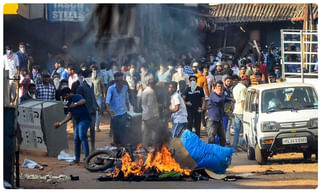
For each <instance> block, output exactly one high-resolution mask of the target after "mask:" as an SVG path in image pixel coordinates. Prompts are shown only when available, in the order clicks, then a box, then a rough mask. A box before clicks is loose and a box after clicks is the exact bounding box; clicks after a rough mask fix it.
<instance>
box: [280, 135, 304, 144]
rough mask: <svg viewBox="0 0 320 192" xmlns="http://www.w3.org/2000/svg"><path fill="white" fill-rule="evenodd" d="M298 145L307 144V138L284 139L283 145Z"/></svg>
mask: <svg viewBox="0 0 320 192" xmlns="http://www.w3.org/2000/svg"><path fill="white" fill-rule="evenodd" d="M298 143H307V137H294V138H283V139H282V144H283V145H290V144H298Z"/></svg>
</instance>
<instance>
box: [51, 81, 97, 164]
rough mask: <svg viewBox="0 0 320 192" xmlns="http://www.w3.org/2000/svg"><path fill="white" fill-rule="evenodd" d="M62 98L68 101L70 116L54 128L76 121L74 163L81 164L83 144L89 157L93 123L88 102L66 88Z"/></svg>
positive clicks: (86, 155) (57, 123)
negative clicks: (87, 105)
mask: <svg viewBox="0 0 320 192" xmlns="http://www.w3.org/2000/svg"><path fill="white" fill-rule="evenodd" d="M61 92H62V97H63V98H64V99H66V100H68V104H67V106H68V110H69V112H68V114H67V117H66V118H65V119H64V120H63V121H61V122H56V123H55V124H54V126H55V127H56V128H58V127H60V126H61V125H63V124H65V123H67V122H68V121H69V120H71V118H73V119H74V120H75V122H76V123H75V128H74V134H73V137H74V153H75V156H76V158H75V160H74V163H79V161H80V152H81V150H80V149H81V143H82V146H83V149H84V154H85V157H88V156H89V145H88V138H87V132H88V128H89V126H90V123H91V119H90V114H89V111H88V109H87V107H86V105H85V104H86V100H85V99H83V97H82V96H81V95H79V94H72V93H71V90H70V88H68V87H66V88H63V89H62V91H61Z"/></svg>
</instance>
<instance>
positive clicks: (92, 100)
mask: <svg viewBox="0 0 320 192" xmlns="http://www.w3.org/2000/svg"><path fill="white" fill-rule="evenodd" d="M77 94H79V95H81V96H82V97H83V98H84V99H85V100H86V106H87V109H88V111H89V113H90V114H94V115H95V114H96V110H97V104H96V97H95V95H94V86H90V85H89V83H88V82H87V81H86V80H84V81H83V82H82V83H81V84H80V85H79V87H78V88H77Z"/></svg>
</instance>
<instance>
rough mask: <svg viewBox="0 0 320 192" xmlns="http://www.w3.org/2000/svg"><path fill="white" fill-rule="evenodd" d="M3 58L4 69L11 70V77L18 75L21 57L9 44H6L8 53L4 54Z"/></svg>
mask: <svg viewBox="0 0 320 192" xmlns="http://www.w3.org/2000/svg"><path fill="white" fill-rule="evenodd" d="M3 60H4V69H5V70H9V77H10V79H12V78H14V77H15V76H17V75H18V71H19V58H18V55H17V54H16V53H14V52H13V51H12V50H11V48H10V47H9V46H6V54H5V55H4V57H3ZM10 81H12V80H10Z"/></svg>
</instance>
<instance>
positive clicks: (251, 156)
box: [247, 144, 255, 160]
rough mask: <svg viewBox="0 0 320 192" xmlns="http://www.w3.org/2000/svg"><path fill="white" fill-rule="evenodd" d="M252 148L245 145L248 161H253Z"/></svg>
mask: <svg viewBox="0 0 320 192" xmlns="http://www.w3.org/2000/svg"><path fill="white" fill-rule="evenodd" d="M254 153H255V152H254V149H253V147H250V146H249V144H247V156H248V159H249V160H255V154H254Z"/></svg>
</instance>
